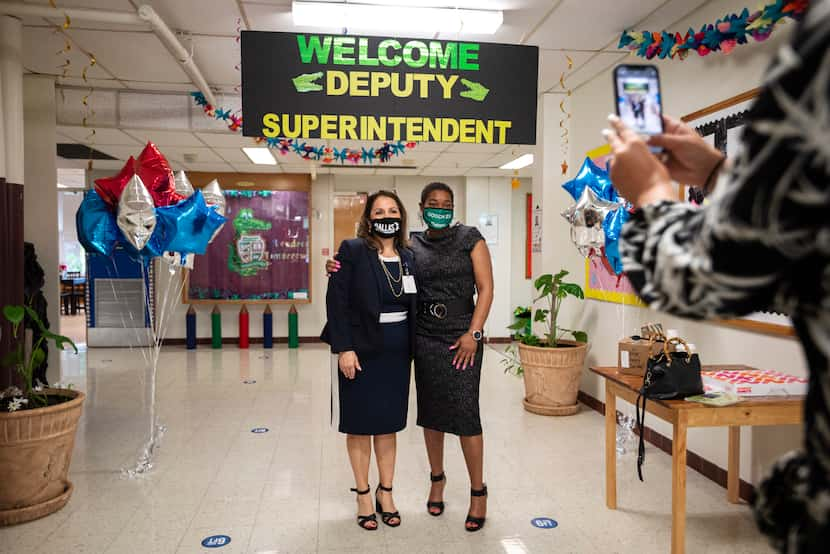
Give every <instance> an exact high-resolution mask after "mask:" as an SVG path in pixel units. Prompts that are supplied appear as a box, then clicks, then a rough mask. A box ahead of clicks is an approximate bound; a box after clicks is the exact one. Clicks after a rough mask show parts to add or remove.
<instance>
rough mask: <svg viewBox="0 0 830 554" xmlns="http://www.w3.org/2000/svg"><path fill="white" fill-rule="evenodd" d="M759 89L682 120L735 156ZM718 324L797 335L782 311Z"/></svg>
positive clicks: (687, 192)
mask: <svg viewBox="0 0 830 554" xmlns="http://www.w3.org/2000/svg"><path fill="white" fill-rule="evenodd" d="M759 91H760V89H753V90H749V91H746V92H744V93H742V94H738V95H736V96H733V97H731V98H727V99H726V100H723V101H721V102H717V103H715V104H712V105H711V106H708V107H706V108H703V109H702V110H698V111H696V112H693V113H690V114H688V115H686V116H684V117H682V118H681V119H682V120H683V121H684V122H685V123H687V124H688V125H691V126H692V127H694V129H695V130H696V131H697V132H698V133H699V134H700V136H702V137H703V138H704V139H705V140H706V141H707V142H709V143H710V144H711V145H712V146H714V147H715V148H717V149H718V150H720V151H721V152H723V153H724V155H726V157H727V159H729V158H732V157H734V156H735V155H736V154H737V153H738V149H739V147H740V141H741V134H742V132H743V127H744V125H745V124H746V118H747V115H748V113H749V108H750V106H751V104H752V101H753V100H754V99H755V97H756V96H758V93H759ZM678 194H679V197H680V200H682V201H684V202H694V203H696V204H699V205H702V204H705V202H706V194H705V193H704V191H702V190H700V189H698V188H697V187H692V186H688V185H680V187H679V189H678ZM718 323H719V324H722V325H727V326H729V327H737V328H739V329H744V330H747V331H755V332H759V333H766V334H771V335H778V336H788V337H793V336H795V330H794V329H793V326H792V321H790V318H789V317H788V316H787V314H782V313H778V312H756V313H753V314H750V315H748V316H745V317H742V318H738V319H727V320H720V321H718Z"/></svg>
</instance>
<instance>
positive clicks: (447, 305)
mask: <svg viewBox="0 0 830 554" xmlns="http://www.w3.org/2000/svg"><path fill="white" fill-rule="evenodd" d="M475 307H476V306H475V303H474V302H473V299H472V298H457V299H453V300H424V301H421V303H420V309H419V311H420V313H421V314H423V315H427V316H430V317H433V318H435V319H447V318H448V317H459V316H463V315H470V314H472V313H473V311H475Z"/></svg>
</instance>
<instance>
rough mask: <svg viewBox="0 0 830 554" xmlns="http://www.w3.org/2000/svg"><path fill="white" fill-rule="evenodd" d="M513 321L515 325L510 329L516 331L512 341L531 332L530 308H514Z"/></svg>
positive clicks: (531, 317)
mask: <svg viewBox="0 0 830 554" xmlns="http://www.w3.org/2000/svg"><path fill="white" fill-rule="evenodd" d="M513 319H515V320H516V323H515V325H513V326H511V327H510V329H512V330H515V331H516V332H515V333H513V338H514V339H516V340H519V339H518V337H520V336H522V335H529V334H531V333H532V332H533V310H531V309H530V306H516V309H515V310H513Z"/></svg>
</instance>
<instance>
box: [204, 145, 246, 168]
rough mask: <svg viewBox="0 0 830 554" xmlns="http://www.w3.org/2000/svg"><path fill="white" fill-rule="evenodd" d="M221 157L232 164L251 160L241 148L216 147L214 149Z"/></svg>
mask: <svg viewBox="0 0 830 554" xmlns="http://www.w3.org/2000/svg"><path fill="white" fill-rule="evenodd" d="M213 151H214V152H216V154H218V155H219V157H220V158H222V159H223V160H225V161H226V162H229V163H230V164H232V165H233V164H249V163H251V160H250V159H248V156H246V155H245V152H243V151H242V149H241V148H214V149H213Z"/></svg>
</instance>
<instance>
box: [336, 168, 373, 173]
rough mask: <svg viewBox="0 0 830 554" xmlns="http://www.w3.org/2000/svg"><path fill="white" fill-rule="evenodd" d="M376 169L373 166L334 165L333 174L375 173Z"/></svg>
mask: <svg viewBox="0 0 830 554" xmlns="http://www.w3.org/2000/svg"><path fill="white" fill-rule="evenodd" d="M375 171H376V169H375V168H373V167H356V168H354V169H350V168H348V167H332V168H331V173H332V175H374V174H375Z"/></svg>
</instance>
